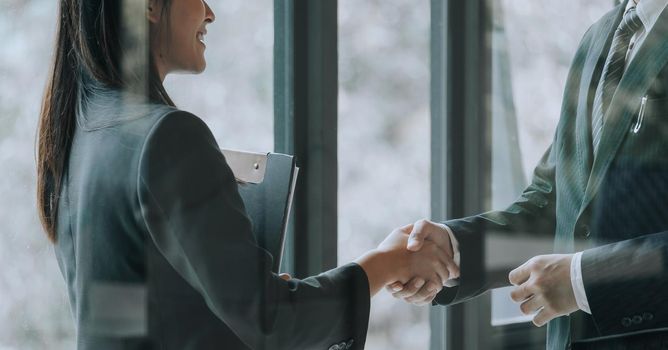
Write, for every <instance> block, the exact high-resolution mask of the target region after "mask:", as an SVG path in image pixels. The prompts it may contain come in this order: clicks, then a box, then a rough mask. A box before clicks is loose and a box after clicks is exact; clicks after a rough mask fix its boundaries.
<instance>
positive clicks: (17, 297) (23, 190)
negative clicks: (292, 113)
mask: <svg viewBox="0 0 668 350" xmlns="http://www.w3.org/2000/svg"><path fill="white" fill-rule="evenodd" d="M208 3H209V5H210V6H211V7H212V8H213V10H214V11H215V13H216V15H217V20H216V22H215V23H214V24H212V25H210V26H208V35H207V46H208V47H207V53H206V56H207V61H208V67H207V70H206V71H205V72H204V73H203V74H201V75H198V76H192V75H183V76H170V77H168V79H167V81H166V82H165V85H166V90H167V91H168V93H170V95H171V96H172V98H173V99H174V100H175V102H176V104H177V106H178V107H180V108H181V109H184V110H187V111H190V112H193V113H194V114H196V115H198V116H200V117H201V118H202V119H204V120H205V121H206V122H207V124H208V125H209V126H210V127H211V128H212V130H213V132H214V134H215V136H216V138H217V139H218V141H219V144H220V145H221V147H227V148H236V149H245V150H254V151H262V152H265V151H271V150H272V149H273V122H272V121H273V108H272V79H273V75H272V69H273V62H272V54H273V48H272V45H273V3H272V2H267V1H257V2H247V1H242V0H225V1H222V0H211V1H208ZM57 5H58V1H52V0H29V1H28V0H26V1H14V0H9V1H6V0H3V1H0V43H2V50H0V164H1V165H0V167H1V169H2V176H1V177H0V221H1V222H2V229H1V230H0V265H1V266H2V273H0V288H1V289H0V349H54V350H57V349H74V348H75V347H76V346H75V344H74V336H75V329H74V322H73V320H72V316H71V313H70V306H69V302H68V299H67V287H66V285H65V283H64V282H63V277H62V275H61V272H60V270H59V268H58V264H57V261H56V258H55V257H54V253H53V247H52V245H51V244H50V243H49V242H48V241H47V239H46V236H45V234H44V232H43V230H42V228H41V226H40V224H39V221H38V216H37V212H36V204H35V192H36V189H35V182H36V179H35V173H36V169H35V132H36V130H37V121H38V114H39V109H40V101H41V98H42V93H43V87H44V84H45V82H46V80H47V74H48V69H49V66H50V63H51V57H52V49H53V40H54V38H55V30H56V19H57V18H56V17H57V16H56V13H57ZM26 24H29V25H26Z"/></svg>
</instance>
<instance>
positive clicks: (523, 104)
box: [492, 0, 612, 325]
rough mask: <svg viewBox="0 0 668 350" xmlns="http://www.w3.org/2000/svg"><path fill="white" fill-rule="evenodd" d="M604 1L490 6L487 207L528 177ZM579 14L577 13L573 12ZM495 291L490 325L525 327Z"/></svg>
mask: <svg viewBox="0 0 668 350" xmlns="http://www.w3.org/2000/svg"><path fill="white" fill-rule="evenodd" d="M611 6H612V3H611V1H609V0H596V1H587V2H581V1H576V0H566V1H531V2H526V1H517V0H499V1H493V12H494V18H493V32H492V49H493V66H492V105H493V109H492V111H493V115H492V123H493V134H492V137H493V147H492V149H493V154H492V158H493V159H492V163H493V166H492V168H493V169H492V205H493V207H494V208H495V209H500V208H504V207H506V206H507V205H508V204H509V203H511V202H512V201H513V200H515V199H516V197H517V196H518V195H519V194H520V193H521V191H522V190H523V189H524V187H525V186H526V185H527V184H528V181H529V180H530V179H531V174H532V172H533V168H534V166H535V165H536V164H537V162H538V160H539V159H540V157H541V156H542V155H543V153H544V152H545V150H546V149H547V147H548V146H549V144H550V142H551V141H552V137H553V134H554V131H555V129H556V125H557V122H558V120H559V114H560V108H561V102H562V96H563V89H564V85H565V81H566V75H567V73H568V69H569V66H570V63H571V60H572V58H573V55H574V54H575V50H576V49H577V45H578V43H579V42H580V39H581V37H582V35H583V34H584V33H585V31H586V30H587V28H588V27H589V26H590V25H591V24H592V23H594V22H595V21H596V20H598V19H599V18H600V17H601V16H602V15H603V14H604V13H605V12H606V11H608V10H610V8H611ZM574 9H577V10H574ZM508 293H509V288H503V289H499V290H495V291H493V293H492V324H493V325H503V324H510V323H517V322H527V321H530V320H531V317H529V316H525V315H523V314H522V313H521V312H520V311H519V307H518V305H517V304H515V303H514V302H512V300H511V299H510V296H509V294H508Z"/></svg>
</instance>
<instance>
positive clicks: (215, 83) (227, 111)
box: [165, 0, 274, 153]
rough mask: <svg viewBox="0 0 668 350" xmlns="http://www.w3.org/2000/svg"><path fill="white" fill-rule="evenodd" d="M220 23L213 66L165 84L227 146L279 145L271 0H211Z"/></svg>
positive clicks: (210, 49) (260, 148) (259, 148)
mask: <svg viewBox="0 0 668 350" xmlns="http://www.w3.org/2000/svg"><path fill="white" fill-rule="evenodd" d="M208 3H209V5H210V6H211V8H212V9H213V11H214V12H215V13H216V16H217V18H216V21H215V22H214V23H213V24H212V25H209V26H208V27H207V28H208V34H207V36H206V37H207V42H208V43H207V48H206V50H207V51H206V52H207V53H206V57H207V67H206V71H205V72H204V73H203V74H201V75H197V76H193V75H171V76H168V77H167V79H166V81H165V88H166V89H167V91H168V92H169V93H170V95H171V96H172V98H173V99H174V102H175V103H176V105H177V106H178V107H179V108H181V109H184V110H187V111H189V112H192V113H194V114H196V115H198V116H199V117H200V118H202V119H203V120H204V121H206V123H207V124H208V125H209V127H210V128H211V130H212V131H213V133H214V135H215V136H216V139H217V140H218V144H219V145H220V147H221V148H232V149H238V150H245V151H255V152H261V153H264V152H270V151H272V150H273V149H274V129H273V128H274V109H273V103H272V102H273V100H272V98H273V45H274V24H273V23H274V12H273V10H274V5H273V2H271V1H243V0H210V1H208Z"/></svg>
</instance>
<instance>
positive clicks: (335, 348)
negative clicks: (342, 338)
mask: <svg viewBox="0 0 668 350" xmlns="http://www.w3.org/2000/svg"><path fill="white" fill-rule="evenodd" d="M329 350H341V349H340V348H339V344H334V345H332V346H330V347H329Z"/></svg>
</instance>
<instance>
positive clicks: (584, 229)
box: [582, 225, 591, 238]
mask: <svg viewBox="0 0 668 350" xmlns="http://www.w3.org/2000/svg"><path fill="white" fill-rule="evenodd" d="M582 236H583V237H584V238H589V236H591V230H590V229H589V225H582Z"/></svg>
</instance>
